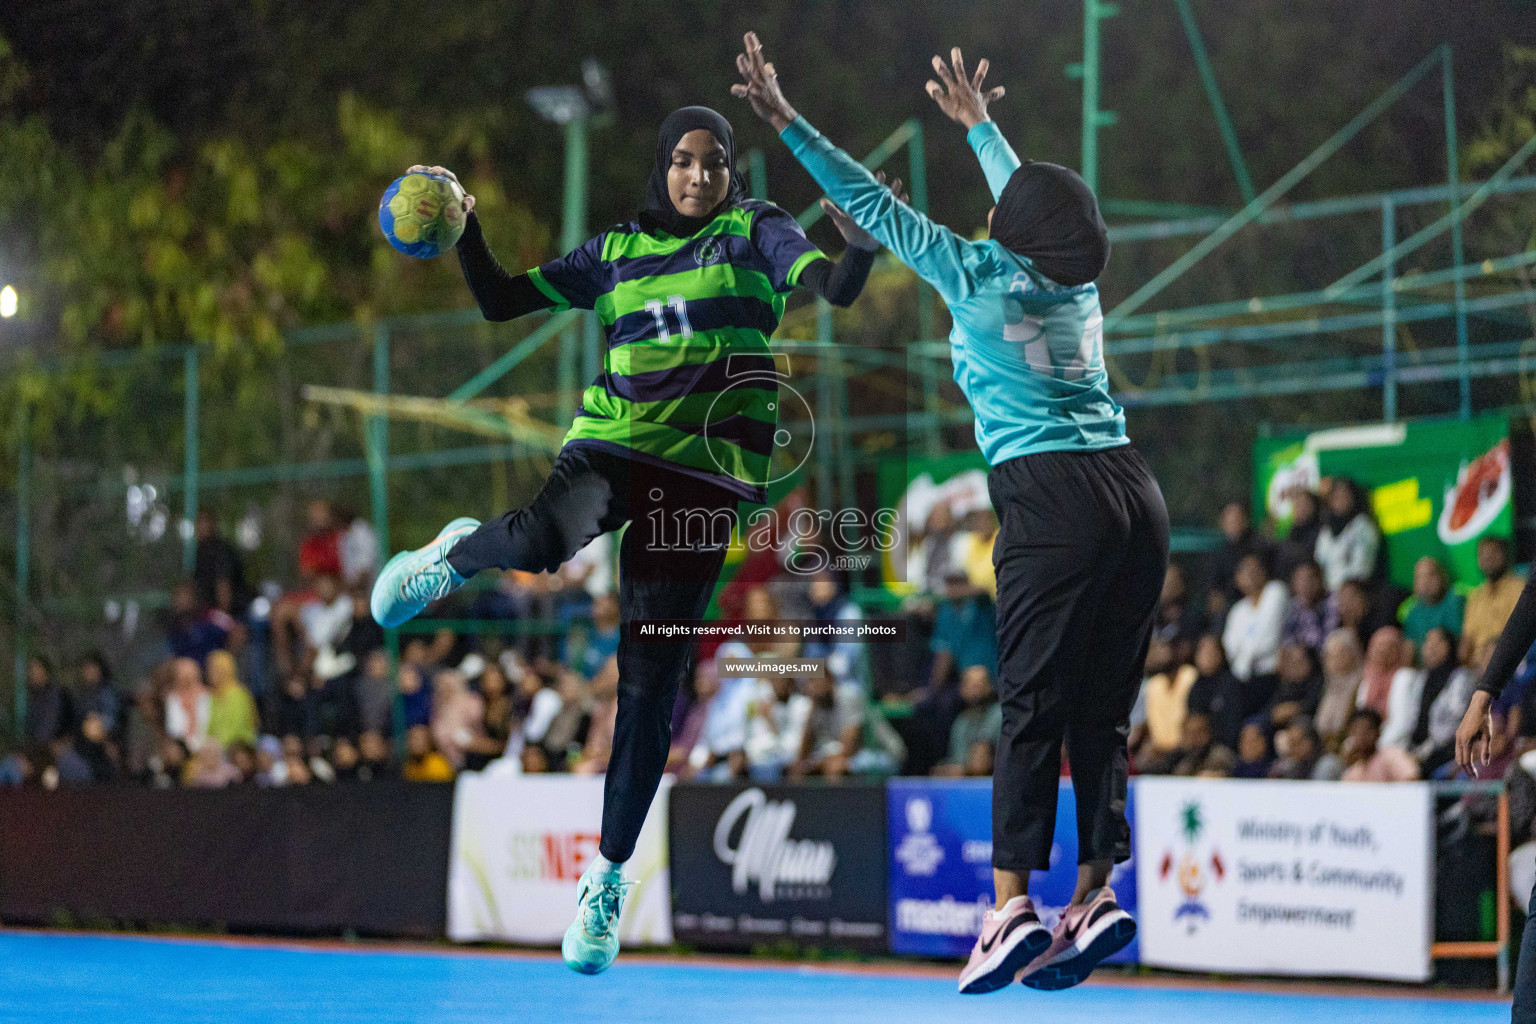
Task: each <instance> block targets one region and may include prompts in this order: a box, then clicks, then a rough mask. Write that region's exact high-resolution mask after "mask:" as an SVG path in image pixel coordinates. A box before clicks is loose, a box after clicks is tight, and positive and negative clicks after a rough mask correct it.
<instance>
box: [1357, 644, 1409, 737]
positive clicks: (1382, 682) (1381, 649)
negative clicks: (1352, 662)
mask: <svg viewBox="0 0 1536 1024" xmlns="http://www.w3.org/2000/svg"><path fill="white" fill-rule="evenodd" d="M1411 664H1413V654H1412V652H1411V650H1410V649H1409V647H1408V645H1407V641H1405V640H1404V639H1403V631H1402V630H1400V629H1398V628H1397V627H1396V626H1382V627H1381V628H1380V629H1378V630H1377V631H1376V632H1375V633H1373V634H1371V643H1370V646H1368V647H1367V648H1366V649H1365V678H1364V680H1363V682H1362V683H1361V688H1360V698H1359V700H1358V701H1357V702H1356V703H1357V704H1358V705H1359V706H1360V707H1362V708H1370V709H1371V710H1372V711H1374V712H1376V714H1377V716H1378V717H1380V718H1383V719H1384V718H1385V717H1386V715H1387V711H1388V708H1389V707H1390V705H1391V701H1392V685H1393V683H1394V682H1396V681H1397V673H1398V670H1399V669H1402V668H1406V667H1407V666H1409V665H1411Z"/></svg>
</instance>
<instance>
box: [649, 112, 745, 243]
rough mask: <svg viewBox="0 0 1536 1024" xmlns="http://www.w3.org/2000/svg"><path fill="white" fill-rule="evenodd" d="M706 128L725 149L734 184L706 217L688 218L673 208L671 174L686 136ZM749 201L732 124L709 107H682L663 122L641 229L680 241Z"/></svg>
mask: <svg viewBox="0 0 1536 1024" xmlns="http://www.w3.org/2000/svg"><path fill="white" fill-rule="evenodd" d="M700 128H703V129H704V130H705V131H707V132H709V134H711V135H713V136H714V137H715V140H716V141H717V142H719V143H720V145H721V146H723V147H724V148H725V166H726V167H728V168H730V171H731V184H730V187H729V188H727V189H726V192H725V199H724V200H723V201H722V202H721V203H720V205H719V206H717V207H715V209H713V210H711V211H710V212H709V214H708V215H707V216H704V217H685V216H683V215H682V214H681V213H679V212H678V210H677V207H675V206H673V205H672V196H671V194H670V193H669V192H668V191H667V172H668V170H669V169H670V168H671V167H672V151H673V150H674V149H676V148H677V144H678V143H679V142H681V141H683V136H684V135H687V134H688V133H689V132H691V131H696V130H698V129H700ZM746 197H747V186H746V183H745V182H743V181H742V180H741V175H740V174H738V173H736V135H735V133H734V132H732V131H731V122H729V121H727V120H726V119H725V118H723V117H721V116H720V115H719V114H717V113H715V112H714V111H713V110H710V109H709V108H708V107H682V108H681V109H678V110H674V111H672V113H670V114H668V115H667V119H666V120H665V121H663V122H661V133H660V135H659V137H658V138H657V140H656V164H655V166H653V167H652V168H651V177H650V180H649V181H647V182H646V183H645V209H644V210H642V211H641V213H640V226H641V227H643V228H645V229H646V230H647V231H655V230H661V231H665V232H666V233H667V234H669V235H673V236H675V237H678V238H686V237H688V236H689V235H692V234H694V233H696V232H697V231H698V230H699V229H700V228H702V227H703V226H704V225H705V224H708V223H709V222H710V221H712V220H714V219H715V218H716V217H717V216H719V215H720V211H721V210H723V209H725V208H726V207H728V206H734V205H735V204H737V203H739V202H740V201H741V200H743V199H745V198H746Z"/></svg>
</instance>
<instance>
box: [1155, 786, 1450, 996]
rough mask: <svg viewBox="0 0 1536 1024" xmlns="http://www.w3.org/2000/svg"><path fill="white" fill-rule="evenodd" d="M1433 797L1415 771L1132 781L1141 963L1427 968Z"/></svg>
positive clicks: (1327, 969)
mask: <svg viewBox="0 0 1536 1024" xmlns="http://www.w3.org/2000/svg"><path fill="white" fill-rule="evenodd" d="M1433 809H1434V805H1433V799H1432V796H1431V794H1430V789H1429V787H1428V786H1427V785H1423V784H1419V783H1402V784H1388V783H1375V784H1372V783H1343V782H1266V781H1250V780H1242V779H1183V778H1179V779H1173V778H1141V779H1138V780H1136V864H1137V869H1136V871H1137V873H1136V890H1137V898H1138V902H1139V904H1140V912H1139V914H1138V922H1139V924H1140V938H1141V960H1142V962H1143V963H1147V964H1153V965H1155V966H1158V967H1176V968H1187V969H1191V970H1201V971H1207V970H1208V971H1230V972H1233V973H1249V974H1302V975H1319V976H1341V977H1360V978H1385V979H1394V980H1403V981H1424V980H1427V979H1428V978H1429V975H1430V957H1429V947H1430V942H1431V936H1432V927H1433V916H1434V899H1433V891H1434V890H1433V881H1432V879H1433V877H1434V875H1433V871H1432V864H1433V854H1434V850H1433V842H1434V828H1433V821H1434V813H1433Z"/></svg>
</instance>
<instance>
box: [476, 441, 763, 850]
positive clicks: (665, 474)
mask: <svg viewBox="0 0 1536 1024" xmlns="http://www.w3.org/2000/svg"><path fill="white" fill-rule="evenodd" d="M736 502H737V498H736V496H735V495H734V494H733V493H732V492H730V491H728V490H726V489H725V488H723V487H719V486H717V485H715V484H711V483H708V482H706V481H703V480H699V479H697V478H694V477H690V476H687V475H685V474H683V473H679V472H676V471H674V470H668V469H664V468H660V467H655V466H651V465H649V464H647V463H642V462H638V461H634V460H631V459H628V458H625V457H623V456H620V455H616V454H613V453H610V452H607V451H602V450H596V449H592V448H586V447H578V448H565V449H562V450H561V452H560V455H559V457H558V458H556V460H555V466H554V469H553V470H552V471H551V473H550V476H549V479H548V480H546V481H545V482H544V486H543V488H542V489H540V491H539V493H538V495H537V496H535V497H534V499H533V502H532V503H531V504H530V505H528V506H527V507H526V508H522V509H519V510H517V511H515V512H508V513H507V514H506V515H504V516H502V517H501V518H499V519H495V520H492V521H491V522H488V523H486V524H485V525H483V526H481V527H480V529H478V530H476V531H475V532H474V533H472V534H470V535H469V536H468V537H466V538H464V540H462V541H460V542H459V543H458V544H457V545H456V546H455V547H454V549H453V552H452V554H450V555H449V556H448V561H449V563H450V564H452V566H453V568H454V571H456V572H458V573H459V574H460V575H461V576H464V577H465V578H468V577H470V576H473V575H474V574H475V573H477V572H479V571H480V570H481V569H492V568H499V569H521V570H524V571H526V572H552V571H554V570H555V569H557V568H559V567H560V565H561V564H562V563H564V562H565V561H567V560H568V559H569V558H570V557H571V556H572V555H574V554H575V553H576V552H577V551H580V550H581V549H582V548H583V547H585V546H586V545H587V543H588V542H589V541H591V540H592V539H593V538H594V537H597V536H598V535H599V534H603V533H608V532H609V531H611V530H616V529H618V528H619V527H620V526H623V525H624V524H625V523H626V522H628V523H629V524H630V526H629V529H628V530H626V531H625V533H624V538H623V540H622V542H621V543H620V545H619V610H620V625H619V653H618V658H619V707H618V717H617V720H616V722H615V724H614V730H613V752H612V755H611V756H610V758H609V761H608V774H607V777H606V779H605V781H604V787H603V831H602V839H601V840H600V842H599V844H598V849H599V851H600V852H601V853H602V855H603V856H604V857H607V858H608V859H609V860H611V861H614V862H622V861H626V860H628V859H629V858H630V855H631V854H633V853H634V851H635V840H636V839H638V838H639V836H640V828H641V826H642V825H644V824H645V816H646V813H647V812H648V811H649V810H650V806H651V800H652V799H653V798H654V797H655V795H656V787H657V785H658V784H660V782H661V775H662V771H663V770H664V769H665V768H666V765H667V750H668V748H669V747H670V745H671V741H672V727H671V719H672V706H673V703H674V702H675V701H676V699H677V687H678V684H679V683H680V682H681V681H682V678H683V675H684V673H685V672H686V671H687V668H688V659H689V655H690V654H691V653H692V652H693V642H692V641H689V640H667V641H647V642H644V643H636V642H634V641H632V640H631V639H630V636H629V624H630V623H631V622H632V621H636V620H645V619H690V620H695V621H696V620H699V619H702V618H703V617H704V612H705V610H706V609H707V608H708V607H709V600H710V597H711V596H712V595H713V594H714V589H715V583H716V582H717V581H718V580H719V578H720V569H721V567H722V566H723V565H724V564H725V552H726V547H727V545H728V544H729V542H730V528H731V526H732V525H733V524H734V522H735V518H736Z"/></svg>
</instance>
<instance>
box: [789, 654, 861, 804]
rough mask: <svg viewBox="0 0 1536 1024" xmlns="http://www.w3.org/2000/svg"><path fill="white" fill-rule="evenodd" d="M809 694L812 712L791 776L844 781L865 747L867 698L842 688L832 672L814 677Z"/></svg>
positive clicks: (807, 688)
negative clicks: (835, 680)
mask: <svg viewBox="0 0 1536 1024" xmlns="http://www.w3.org/2000/svg"><path fill="white" fill-rule="evenodd" d="M806 695H807V696H808V697H810V698H811V711H810V715H809V716H808V717H807V719H806V725H805V736H804V738H803V740H802V742H801V745H800V755H799V758H798V759H797V760H796V763H795V764H794V766H793V767H792V768H791V770H790V773H789V774H790V777H791V778H794V779H802V778H807V777H811V776H821V777H823V778H826V779H829V780H836V779H841V778H843V777H845V776H846V775H848V773H849V772H850V771H852V770H854V769H853V761H854V757H855V755H857V754H858V753H859V752H860V750H861V749H862V747H863V736H864V725H865V711H866V705H865V701H864V695H863V693H862V692H860V691H859V690H858V688H856V687H851V686H843V687H839V686H838V685H837V684H836V683H835V682H834V681H833V679H832V674H831V673H830V672H819V673H817V674H816V675H814V676H812V677H811V679H810V682H809V683H808V684H807V686H806Z"/></svg>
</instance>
